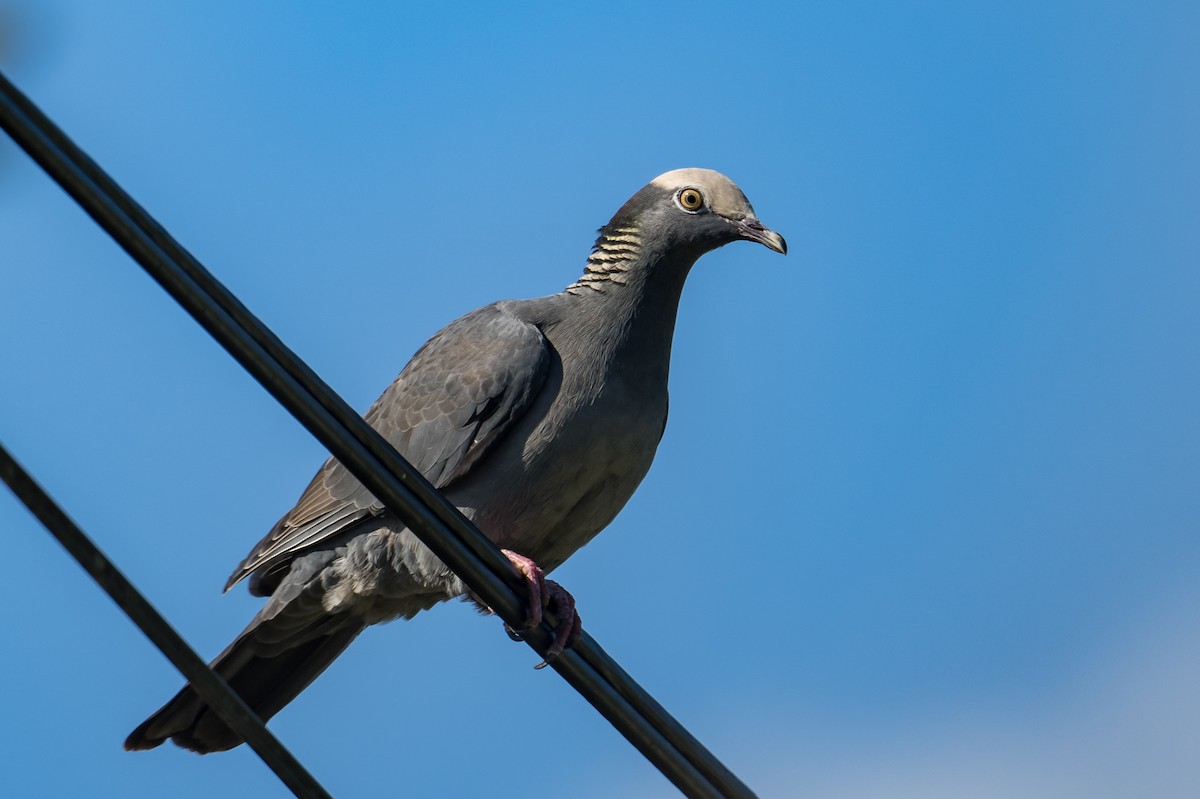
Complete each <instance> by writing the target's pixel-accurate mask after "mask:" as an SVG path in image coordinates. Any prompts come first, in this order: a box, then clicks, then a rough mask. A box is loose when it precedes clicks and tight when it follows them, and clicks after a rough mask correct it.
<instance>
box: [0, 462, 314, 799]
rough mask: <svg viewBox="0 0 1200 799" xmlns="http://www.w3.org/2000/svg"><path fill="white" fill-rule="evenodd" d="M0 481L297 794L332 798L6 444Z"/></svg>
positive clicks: (305, 798)
mask: <svg viewBox="0 0 1200 799" xmlns="http://www.w3.org/2000/svg"><path fill="white" fill-rule="evenodd" d="M0 480H3V481H4V482H5V483H7V484H8V487H9V488H10V489H12V492H13V493H14V494H16V495H17V499H19V500H21V502H23V503H25V507H27V508H29V512H30V513H32V514H33V515H34V516H36V517H37V519H38V521H40V522H41V523H42V524H43V525H45V527H46V529H47V530H49V531H50V534H51V535H53V536H54V537H55V538H57V539H58V542H59V543H60V544H62V545H63V547H64V548H65V549H66V550H67V552H69V553H71V556H72V557H74V558H75V560H76V561H78V562H79V565H80V566H82V567H83V568H84V570H85V571H86V572H87V573H88V574H90V575H91V576H92V579H93V580H95V581H96V582H97V583H98V584H99V585H100V587H101V588H103V589H104V591H105V593H107V594H108V595H109V597H111V598H112V601H113V602H116V603H117V607H119V608H120V609H121V610H123V611H125V615H127V616H128V617H129V618H130V619H132V620H133V623H134V624H136V625H137V626H138V628H139V629H140V630H141V631H142V632H144V633H145V634H146V637H147V638H149V639H150V640H151V641H152V642H153V643H154V645H155V646H157V647H158V648H159V649H160V650H162V653H163V654H164V655H166V656H167V659H168V660H170V661H171V662H172V663H173V664H175V668H177V669H179V671H180V673H181V674H183V676H184V677H186V678H187V680H188V682H190V683H191V684H192V687H193V688H195V689H196V693H198V694H200V696H201V698H203V699H204V701H205V702H207V703H208V705H209V707H211V708H212V709H213V710H215V711H216V713H217V715H218V716H220V717H221V720H222V721H224V722H225V723H227V724H228V725H229V726H230V727H232V728H233V729H234V730H235V731H236V732H237V734H238V735H240V736H242V737H243V738H245V739H246V743H248V744H249V745H250V747H251V748H252V749H254V751H255V752H257V753H258V756H259V757H261V758H262V759H263V762H265V763H266V764H267V765H268V766H270V767H271V770H272V771H274V772H275V773H276V774H278V775H279V779H281V780H283V782H284V784H285V785H287V786H288V787H289V788H291V790H292V793H294V794H296V796H297V799H332V797H330V795H329V793H328V792H326V790H325V789H324V788H322V787H321V783H319V782H317V780H316V778H315V777H313V775H312V774H309V773H308V770H307V769H305V768H304V766H302V765H301V764H300V761H298V760H297V759H296V758H295V756H293V755H292V753H291V752H289V751H288V750H287V749H286V748H285V747H284V745H283V744H281V743H280V742H279V739H278V738H276V737H275V736H274V735H272V734H271V731H270V730H268V729H267V728H266V726H265V725H264V724H263V723H262V721H261V720H259V718H258V716H257V715H255V713H254V711H253V710H251V709H250V707H249V705H247V704H246V703H245V702H243V701H242V698H241V697H240V696H238V695H237V693H235V692H234V690H233V689H232V688H230V687H229V683H227V682H225V680H224V679H222V678H221V676H220V675H218V674H217V673H216V672H214V671H213V670H212V669H210V668H209V667H208V666H207V665H206V664H205V663H204V661H203V660H202V659H201V658H200V656H199V655H197V654H196V651H195V650H194V649H192V648H191V647H190V646H188V644H187V641H184V640H183V636H181V635H180V634H179V633H178V632H176V631H175V628H174V627H172V626H171V625H170V624H169V623H168V622H167V620H166V619H164V618H163V617H162V614H160V613H159V612H158V611H157V610H155V609H154V606H153V605H151V604H150V603H149V602H148V601H146V598H145V597H144V596H142V594H141V592H139V591H138V590H137V588H135V587H134V585H133V583H131V582H129V579H128V578H127V577H126V576H125V575H124V574H122V573H121V571H120V570H119V569H118V568H117V567H116V566H115V565H114V564H113V562H112V561H111V560H109V559H108V556H106V555H105V554H104V553H103V552H101V551H100V548H99V547H97V546H96V545H95V544H94V543H92V541H91V539H89V538H88V537H87V534H85V533H84V532H83V530H81V529H79V527H78V525H76V524H75V522H73V521H71V518H70V517H69V516H67V514H66V513H65V512H63V510H62V508H60V507H59V506H58V505H57V504H56V503H55V502H54V500H53V499H51V498H50V496H49V495H48V494H47V493H46V492H45V490H43V489H42V487H41V486H40V485H38V484H37V481H35V480H34V479H33V478H32V477H30V475H29V473H28V472H26V471H25V470H24V469H23V468H22V467H21V464H19V463H17V461H16V459H14V458H13V457H12V455H10V454H9V453H8V450H6V449H5V448H4V446H3V445H0Z"/></svg>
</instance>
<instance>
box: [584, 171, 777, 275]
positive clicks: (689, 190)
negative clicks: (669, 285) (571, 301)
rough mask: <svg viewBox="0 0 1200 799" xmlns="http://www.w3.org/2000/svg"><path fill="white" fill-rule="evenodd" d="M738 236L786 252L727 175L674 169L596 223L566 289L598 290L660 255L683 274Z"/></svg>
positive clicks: (658, 258)
mask: <svg viewBox="0 0 1200 799" xmlns="http://www.w3.org/2000/svg"><path fill="white" fill-rule="evenodd" d="M739 239H744V240H746V241H756V242H758V243H759V244H762V245H763V246H765V247H769V248H770V249H772V250H774V251H775V252H778V253H783V254H786V253H787V242H785V241H784V240H783V236H780V235H779V234H778V233H776V232H775V231H773V230H768V229H767V228H765V227H764V226H763V224H762V222H759V221H758V217H757V216H756V215H755V214H754V208H752V207H751V205H750V201H749V200H747V199H746V195H744V194H742V190H741V189H739V188H738V187H737V185H736V184H735V183H734V182H733V181H732V180H730V179H729V178H727V177H725V176H724V175H722V174H721V173H720V172H714V171H713V170H711V169H676V170H673V171H671V172H666V173H663V174H662V175H659V176H658V177H656V178H655V179H654V180H652V181H650V182H649V183H648V184H646V186H645V187H643V188H642V190H641V191H639V192H638V193H637V194H635V195H633V196H632V197H630V198H629V201H628V202H626V203H625V204H624V205H623V206H621V209H620V210H619V211H617V213H616V214H615V215H614V216H613V218H612V220H611V221H609V223H608V224H607V225H605V226H604V227H602V228H600V236H599V238H597V239H596V244H595V246H594V247H593V248H592V254H591V255H590V256H588V263H587V268H586V270H585V272H584V275H583V277H581V278H580V279H579V280H578V281H577V282H576V283H574V284H573V285H571V286H569V287H568V288H567V290H568V291H570V292H572V293H579V292H581V291H582V290H583V289H584V288H585V287H586V288H590V289H594V290H596V291H599V292H603V291H605V290H606V289H607V288H608V287H609V286H611V285H612V284H614V283H617V284H624V283H626V282H628V280H629V276H630V274H632V273H634V272H636V271H637V270H636V265H637V264H643V265H650V264H654V263H657V264H663V263H664V260H663V259H665V262H669V263H673V264H675V265H676V266H677V267H679V268H678V269H676V270H670V271H674V272H677V273H678V274H680V275H686V273H687V270H688V268H689V267H690V266H691V264H692V263H694V262H695V260H696V259H697V258H699V257H700V256H701V255H703V254H704V253H706V252H708V251H710V250H715V249H716V248H718V247H721V246H723V245H725V244H728V243H730V242H731V241H738V240H739ZM655 271H657V270H655Z"/></svg>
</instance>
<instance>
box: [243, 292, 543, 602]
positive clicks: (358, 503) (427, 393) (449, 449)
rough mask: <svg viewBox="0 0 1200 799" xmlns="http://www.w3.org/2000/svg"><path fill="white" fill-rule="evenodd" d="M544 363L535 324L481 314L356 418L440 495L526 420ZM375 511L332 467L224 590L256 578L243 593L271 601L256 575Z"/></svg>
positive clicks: (451, 329)
mask: <svg viewBox="0 0 1200 799" xmlns="http://www.w3.org/2000/svg"><path fill="white" fill-rule="evenodd" d="M549 364H550V354H549V348H548V346H547V344H546V339H545V337H544V336H543V335H542V332H541V331H540V330H539V329H538V328H537V327H536V326H535V325H533V324H530V323H528V322H525V321H522V320H520V319H518V318H516V317H515V316H513V315H512V314H510V313H508V312H506V311H505V310H503V309H502V308H501V307H500V306H499V305H489V306H486V307H484V308H480V309H479V310H477V311H474V312H472V313H469V314H467V315H466V316H464V317H462V318H460V319H458V320H457V321H455V322H452V323H451V324H450V325H448V326H447V327H445V328H443V329H442V331H441V332H439V333H438V334H437V335H436V336H434V337H433V338H432V339H430V340H429V341H428V342H427V343H426V344H425V346H423V347H422V348H421V349H420V350H419V351H418V352H417V354H416V355H414V356H413V359H412V360H411V361H410V362H409V364H408V366H406V367H405V368H404V371H403V372H401V373H400V376H399V377H397V378H396V380H395V382H393V383H392V384H391V385H390V386H389V387H388V389H387V390H386V391H385V392H384V393H383V395H382V396H381V397H380V398H379V399H378V400H376V401H375V404H374V405H372V406H371V408H370V410H368V411H367V413H366V416H365V417H364V418H365V419H366V420H367V422H369V423H370V424H371V426H372V427H374V428H375V429H376V430H378V431H379V432H380V433H381V434H382V435H383V437H384V438H386V439H387V440H388V442H389V443H390V444H391V445H392V446H394V447H395V448H396V449H397V450H398V451H399V452H400V454H401V455H403V456H404V457H405V458H406V459H407V460H408V461H409V462H410V463H412V465H413V466H415V467H416V468H417V470H418V471H420V472H421V474H423V475H424V476H425V478H426V479H427V480H429V481H430V482H431V483H433V484H434V485H435V486H437V487H438V488H444V487H445V486H447V485H449V484H450V483H452V482H453V481H454V480H456V479H458V478H460V477H462V476H463V475H464V474H466V473H467V472H469V471H470V469H471V467H472V466H473V465H474V464H475V463H477V462H478V461H479V459H480V458H481V457H482V456H483V455H485V454H486V453H487V452H488V450H489V449H491V447H492V445H493V444H494V443H495V442H496V441H497V440H498V439H499V438H500V437H501V436H502V435H503V434H504V432H505V431H506V430H507V429H508V428H509V427H510V426H511V425H512V423H513V422H514V421H515V420H517V419H519V418H520V417H521V416H522V415H523V414H524V413H525V411H526V410H527V409H528V408H529V405H530V404H531V402H532V401H533V398H534V397H535V396H536V395H537V394H538V392H539V391H540V390H541V388H542V386H543V385H544V383H545V380H546V373H547V370H548V368H549ZM382 509H383V506H382V505H381V504H380V503H379V501H378V500H377V499H376V498H375V497H374V496H373V495H372V494H371V492H369V491H368V490H367V489H366V488H365V487H364V486H363V485H362V484H361V483H359V482H358V480H357V478H355V477H354V476H353V475H352V474H350V472H348V471H347V470H346V469H345V467H343V466H342V465H341V463H339V462H338V461H337V460H336V459H334V458H330V459H329V460H327V461H326V462H325V465H324V466H322V467H321V470H320V471H319V472H317V476H316V477H314V478H313V481H312V482H311V483H310V484H309V486H308V488H307V489H305V491H304V493H303V494H302V495H301V496H300V499H299V501H298V502H297V503H296V507H294V508H292V509H291V510H290V511H288V513H287V514H286V515H285V516H284V517H283V518H282V519H280V520H279V521H278V522H277V523H276V524H275V526H274V527H273V528H271V531H270V532H269V533H267V535H266V537H265V538H263V540H262V541H260V542H259V543H258V545H257V546H255V547H254V549H253V550H252V551H251V552H250V554H249V555H248V556H246V559H245V560H243V561H242V562H241V564H239V565H238V567H237V569H235V570H234V572H233V574H232V575H231V576H230V578H229V582H228V583H227V584H226V586H225V590H229V588H231V587H232V586H233V585H234V584H236V583H237V582H238V581H239V580H241V579H243V578H244V577H245V576H246V575H248V574H250V573H252V572H255V571H258V570H260V569H261V570H262V572H260V574H259V575H256V578H255V580H252V581H251V591H252V592H253V593H256V594H263V595H265V594H269V593H270V590H271V587H272V586H270V585H268V584H267V583H269V582H273V581H272V580H265V574H264V573H274V572H276V571H277V570H279V571H282V570H284V569H285V568H286V566H287V564H288V562H290V561H291V559H292V558H293V557H295V555H296V554H297V553H299V552H301V551H303V550H307V549H309V548H311V547H313V546H315V545H317V544H320V543H321V542H323V541H327V540H329V539H330V538H332V537H334V536H336V535H338V534H339V533H341V532H342V531H344V530H346V529H347V528H348V527H350V526H351V525H353V524H355V523H357V522H359V521H361V520H362V519H364V518H366V517H368V516H370V515H373V514H378V513H380V512H381V511H382ZM260 577H263V578H264V579H261V580H260V579H259V578H260ZM260 583H261V584H260Z"/></svg>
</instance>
